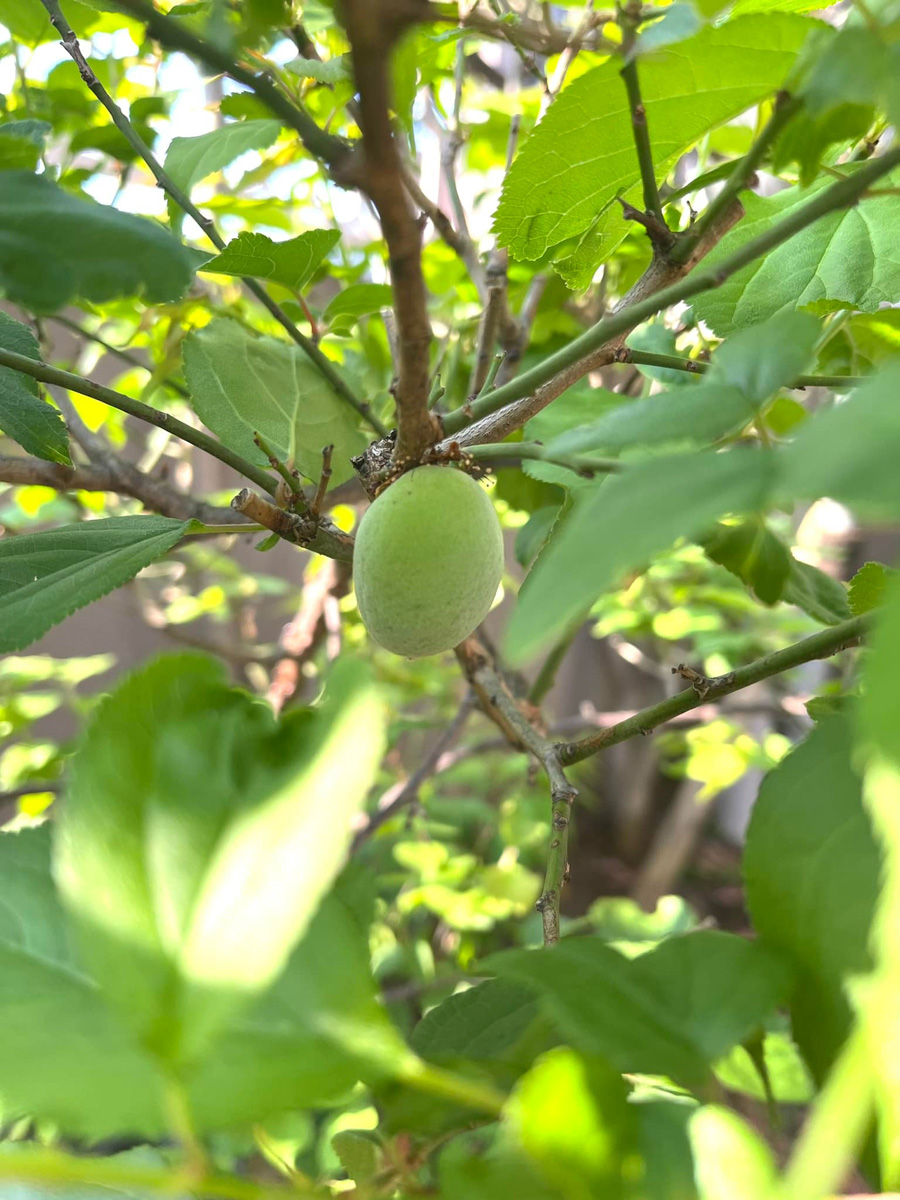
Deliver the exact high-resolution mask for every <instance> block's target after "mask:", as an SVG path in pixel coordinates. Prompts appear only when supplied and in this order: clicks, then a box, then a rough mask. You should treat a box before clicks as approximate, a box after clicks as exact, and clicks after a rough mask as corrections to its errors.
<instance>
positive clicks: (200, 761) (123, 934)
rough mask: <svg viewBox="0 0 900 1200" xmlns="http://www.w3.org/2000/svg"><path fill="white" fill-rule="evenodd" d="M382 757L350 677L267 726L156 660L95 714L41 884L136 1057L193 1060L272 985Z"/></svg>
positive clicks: (216, 681) (208, 678) (367, 698)
mask: <svg viewBox="0 0 900 1200" xmlns="http://www.w3.org/2000/svg"><path fill="white" fill-rule="evenodd" d="M382 739H383V721H382V717H381V710H380V705H379V704H378V702H377V699H376V697H375V695H374V692H373V690H372V688H371V687H370V686H369V685H368V684H367V683H366V682H365V681H364V680H362V679H361V678H360V677H359V676H358V674H356V673H352V674H350V675H349V676H348V675H347V673H346V672H344V673H341V672H338V673H336V675H335V676H334V677H333V681H332V683H331V685H330V687H329V697H328V702H327V703H326V704H325V705H324V706H323V707H322V708H321V709H319V710H316V711H315V712H297V713H294V714H291V716H289V717H287V718H285V719H284V720H283V721H282V722H281V723H278V722H276V721H275V719H274V717H273V715H272V712H271V710H270V709H269V708H268V706H266V705H264V704H260V703H259V702H258V701H255V700H253V699H252V698H251V697H249V696H248V695H247V694H246V693H244V692H241V691H237V690H235V689H232V688H229V687H228V686H226V684H225V681H224V672H223V670H222V668H221V665H220V664H218V663H216V662H215V661H214V660H212V659H206V658H203V657H200V656H198V655H184V656H173V657H167V658H163V659H160V660H157V661H156V662H154V663H152V664H151V665H150V666H149V667H146V668H144V669H143V670H141V671H139V672H137V673H135V674H134V675H132V676H131V677H130V678H129V679H128V680H127V681H126V682H125V683H124V684H122V685H121V686H120V687H119V688H117V689H116V691H115V692H114V693H113V694H112V695H111V696H110V697H108V698H107V700H106V701H105V702H104V703H103V704H102V705H101V706H100V708H99V709H98V710H97V712H96V713H95V715H94V717H93V719H92V721H91V722H90V724H89V725H88V729H87V732H86V734H85V736H84V739H83V741H82V743H81V745H80V748H79V750H78V753H77V755H76V757H75V760H74V763H73V767H72V779H71V783H70V786H69V789H68V793H67V797H66V805H65V812H64V815H63V819H62V823H61V831H62V842H61V846H60V854H59V855H58V859H57V875H58V878H59V881H60V888H61V892H62V895H63V899H64V902H65V904H66V906H67V907H68V909H69V911H70V913H71V914H72V917H73V920H74V923H75V926H76V929H77V931H78V935H79V945H80V947H81V949H82V952H83V955H84V957H85V961H86V962H87V963H88V965H89V966H90V968H91V971H92V973H93V974H94V975H95V976H96V978H97V980H98V981H99V983H100V984H101V986H102V987H103V989H104V991H105V992H106V993H107V994H108V995H109V996H110V997H111V998H112V999H113V1000H114V1001H115V1002H116V1004H117V1005H118V1007H119V1008H120V1010H121V1011H122V1012H123V1014H124V1016H125V1017H126V1019H127V1020H128V1022H129V1024H130V1025H131V1026H132V1028H134V1029H135V1031H136V1032H137V1034H138V1035H139V1037H140V1039H141V1040H142V1042H143V1043H144V1044H145V1045H146V1046H147V1047H148V1048H149V1049H150V1050H151V1052H152V1053H154V1054H156V1055H158V1056H159V1057H160V1058H161V1059H164V1060H167V1061H171V1062H177V1063H184V1062H189V1061H192V1060H195V1059H196V1058H197V1057H199V1056H201V1055H202V1054H203V1053H205V1051H206V1050H207V1048H208V1046H209V1045H210V1043H211V1042H212V1041H213V1040H214V1039H215V1038H216V1037H217V1036H218V1035H219V1034H221V1032H222V1031H223V1029H224V1028H225V1027H226V1026H227V1025H228V1023H229V1022H230V1021H232V1020H233V1019H234V1017H235V1015H236V1013H238V1012H239V1011H241V1010H242V1009H244V1008H246V1007H247V1005H249V1004H250V1003H251V1002H252V1001H253V1000H254V999H255V998H257V997H258V996H259V995H260V994H261V993H262V992H263V991H264V990H265V989H266V988H267V987H268V986H269V985H270V984H271V983H272V982H273V980H274V979H275V978H276V976H277V975H278V974H279V972H280V971H281V970H282V969H283V967H284V965H285V963H286V961H287V958H288V955H289V954H290V952H291V951H292V949H293V947H294V945H295V944H296V943H297V941H298V940H299V938H300V937H301V936H302V935H303V933H304V931H305V930H306V928H307V926H308V923H309V920H310V918H311V916H312V914H313V913H314V912H315V909H316V907H317V905H318V903H319V901H320V900H321V898H322V896H323V895H324V894H325V892H326V890H327V889H328V887H329V886H330V884H331V882H332V880H333V878H334V876H335V874H336V873H337V870H338V868H339V867H340V865H341V862H342V860H343V857H344V854H345V852H346V849H347V845H348V843H349V839H350V823H351V819H352V817H353V814H354V813H355V812H356V811H357V810H358V809H359V808H360V806H361V805H362V803H363V801H364V799H365V797H366V794H367V791H368V788H369V785H370V783H371V781H372V776H373V774H374V771H375V769H376V767H377V764H378V762H379V760H380V757H381V752H382ZM351 747H352V752H351ZM326 795H327V796H328V798H329V799H328V803H327V804H324V803H323V802H322V797H323V796H326Z"/></svg>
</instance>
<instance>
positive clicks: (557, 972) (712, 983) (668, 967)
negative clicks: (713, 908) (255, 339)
mask: <svg viewBox="0 0 900 1200" xmlns="http://www.w3.org/2000/svg"><path fill="white" fill-rule="evenodd" d="M486 965H487V967H488V969H490V970H493V971H496V972H497V974H499V975H501V976H502V977H507V976H511V977H512V978H514V979H521V980H523V981H525V982H527V983H529V984H531V985H532V986H534V987H535V988H537V989H538V990H539V991H540V993H541V995H542V996H543V998H544V1001H545V1003H546V1005H547V1006H548V1009H549V1011H550V1012H551V1013H552V1015H553V1016H554V1017H555V1019H556V1020H557V1021H558V1023H559V1025H560V1027H561V1029H562V1030H563V1032H564V1033H566V1034H567V1035H568V1037H569V1038H571V1039H572V1041H573V1044H574V1045H575V1046H576V1047H578V1048H580V1049H583V1050H585V1051H586V1052H588V1053H591V1054H596V1055H599V1056H600V1057H601V1058H605V1059H606V1060H607V1061H609V1062H610V1063H611V1064H612V1065H613V1066H615V1067H616V1068H617V1069H618V1070H620V1071H623V1072H629V1073H642V1074H651V1075H668V1076H670V1077H671V1078H673V1079H675V1080H677V1081H679V1082H681V1083H684V1084H686V1085H687V1086H691V1087H694V1086H698V1085H702V1084H703V1082H704V1080H705V1079H706V1078H707V1076H708V1073H709V1066H710V1064H711V1063H712V1062H714V1061H715V1060H716V1059H717V1058H720V1057H721V1056H722V1055H723V1054H724V1053H725V1052H726V1051H727V1050H728V1049H730V1048H731V1046H733V1045H735V1044H736V1043H738V1042H741V1041H743V1039H744V1038H745V1037H746V1036H747V1035H748V1034H749V1033H751V1032H753V1031H754V1030H755V1029H757V1028H758V1027H759V1026H760V1025H761V1024H762V1023H763V1022H764V1021H765V1020H766V1018H767V1017H768V1016H769V1015H771V1013H772V1012H773V1010H774V1009H775V1008H776V1006H778V1005H779V1004H781V1003H782V1002H783V1001H784V999H785V998H786V996H787V994H788V992H789V989H790V985H791V977H790V972H789V971H788V969H787V967H786V966H785V964H784V963H783V962H782V961H781V960H780V959H779V958H778V957H776V956H775V955H774V954H773V953H772V952H771V951H769V950H767V949H766V948H765V947H763V946H760V945H759V944H757V943H754V942H749V941H745V940H744V939H742V938H739V937H736V936H734V935H733V934H725V933H718V932H711V931H705V930H704V931H700V932H697V933H687V934H683V935H682V936H679V937H672V938H667V939H666V940H665V941H663V942H661V943H660V944H659V945H658V946H656V947H655V948H654V949H653V950H650V951H648V952H647V953H646V954H642V955H640V956H639V957H638V958H635V959H627V958H624V957H623V956H622V955H620V954H617V953H616V952H615V951H614V950H612V949H610V947H609V946H607V945H605V944H604V943H603V942H601V941H599V940H598V939H597V938H586V937H585V938H570V939H567V940H565V941H563V942H561V943H560V944H559V945H558V946H555V947H553V948H552V949H550V950H547V949H544V950H536V951H527V950H512V951H507V952H505V953H502V954H497V955H494V956H493V957H492V958H491V959H489V960H488V962H487V964H486Z"/></svg>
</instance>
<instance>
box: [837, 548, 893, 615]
mask: <svg viewBox="0 0 900 1200" xmlns="http://www.w3.org/2000/svg"><path fill="white" fill-rule="evenodd" d="M895 575H896V571H892V570H891V569H890V568H889V567H886V566H885V565H884V563H880V562H867V563H863V565H862V566H861V567H860V568H859V570H858V571H857V572H856V574H855V575H854V576H853V578H852V579H851V580H850V593H849V596H848V599H849V601H850V611H851V612H852V613H853V615H854V616H855V617H859V616H861V615H862V614H863V613H867V612H871V611H872V609H873V608H878V607H879V606H880V605H881V604H883V603H884V596H885V592H886V591H887V587H888V584H889V582H890V580H891V578H892V577H893V576H895Z"/></svg>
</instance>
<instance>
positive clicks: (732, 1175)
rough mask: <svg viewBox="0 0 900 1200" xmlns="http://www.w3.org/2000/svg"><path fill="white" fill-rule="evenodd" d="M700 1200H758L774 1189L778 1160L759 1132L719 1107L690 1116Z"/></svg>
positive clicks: (726, 1109)
mask: <svg viewBox="0 0 900 1200" xmlns="http://www.w3.org/2000/svg"><path fill="white" fill-rule="evenodd" d="M691 1141H692V1143H693V1148H694V1161H695V1163H696V1171H697V1184H698V1191H699V1194H700V1198H701V1200H759V1197H760V1196H768V1195H770V1194H771V1193H773V1192H774V1190H775V1185H776V1182H777V1179H778V1167H777V1164H776V1162H775V1157H774V1155H773V1154H772V1151H771V1150H770V1149H769V1147H768V1146H767V1144H766V1143H765V1141H764V1140H763V1139H762V1138H761V1137H760V1135H759V1134H758V1133H757V1132H756V1130H755V1129H754V1128H753V1127H752V1126H751V1125H749V1124H748V1123H747V1122H746V1121H744V1120H742V1118H741V1117H739V1116H738V1114H737V1113H736V1112H732V1111H731V1110H730V1109H728V1108H722V1107H719V1106H718V1105H712V1104H710V1105H707V1106H706V1107H704V1108H701V1109H698V1110H697V1112H695V1113H694V1114H693V1116H692V1117H691Z"/></svg>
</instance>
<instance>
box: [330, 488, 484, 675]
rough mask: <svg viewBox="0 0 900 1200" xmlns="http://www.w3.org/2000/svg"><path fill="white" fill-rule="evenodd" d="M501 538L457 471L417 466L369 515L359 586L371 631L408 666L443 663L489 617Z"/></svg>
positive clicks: (357, 557) (359, 552)
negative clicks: (431, 659) (418, 661)
mask: <svg viewBox="0 0 900 1200" xmlns="http://www.w3.org/2000/svg"><path fill="white" fill-rule="evenodd" d="M502 573H503V534H502V532H501V530H500V522H499V521H498V520H497V514H496V513H495V512H494V506H493V505H492V504H491V502H490V500H489V499H488V497H487V493H486V492H485V491H484V489H483V488H482V487H481V486H480V485H479V484H478V483H476V482H475V480H474V479H472V477H471V476H470V475H465V474H464V473H463V472H462V471H457V470H454V469H452V468H450V467H416V469H415V470H413V471H408V472H407V473H406V474H405V475H402V476H401V477H400V478H399V479H398V480H397V482H396V483H394V484H391V486H390V487H389V488H388V489H387V490H386V491H384V492H382V494H381V495H380V496H379V497H378V499H377V500H376V501H375V502H374V503H373V504H372V506H371V507H370V508H369V509H368V510H367V512H366V514H365V516H364V517H363V519H362V522H361V523H360V526H359V532H358V533H357V535H356V547H355V549H354V551H353V577H354V581H355V586H356V601H357V604H358V605H359V611H360V615H361V616H362V619H363V622H364V623H365V626H366V629H368V631H369V633H370V634H371V635H372V637H373V638H374V639H375V641H376V642H379V643H380V644H381V645H382V646H384V647H385V649H387V650H393V652H394V653H395V654H403V655H405V656H406V657H407V658H420V657H421V656H422V655H425V654H439V653H440V652H441V651H442V650H450V649H452V648H453V647H454V646H456V645H458V644H459V643H460V642H461V641H462V640H463V639H464V638H466V637H468V636H469V634H470V633H471V632H472V630H473V629H474V628H475V627H476V625H478V623H479V622H480V621H482V620H483V619H484V617H486V616H487V614H488V611H489V609H490V607H491V604H492V603H493V600H494V596H495V595H496V593H497V587H498V586H499V584H500V577H501V575H502Z"/></svg>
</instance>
